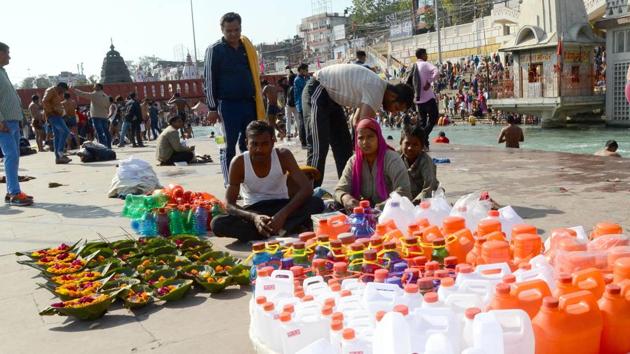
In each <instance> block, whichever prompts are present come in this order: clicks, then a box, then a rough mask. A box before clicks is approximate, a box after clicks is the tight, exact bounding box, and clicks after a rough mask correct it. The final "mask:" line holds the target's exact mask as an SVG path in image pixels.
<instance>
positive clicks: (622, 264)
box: [613, 257, 630, 283]
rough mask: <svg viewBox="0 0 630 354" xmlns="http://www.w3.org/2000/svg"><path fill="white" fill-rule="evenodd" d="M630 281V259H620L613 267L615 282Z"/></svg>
mask: <svg viewBox="0 0 630 354" xmlns="http://www.w3.org/2000/svg"><path fill="white" fill-rule="evenodd" d="M626 279H630V257H624V258H619V259H617V260H616V261H615V263H614V265H613V282H614V283H621V282H622V281H624V280H626Z"/></svg>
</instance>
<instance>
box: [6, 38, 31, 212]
mask: <svg viewBox="0 0 630 354" xmlns="http://www.w3.org/2000/svg"><path fill="white" fill-rule="evenodd" d="M10 60H11V56H9V46H8V45H6V44H4V43H2V42H0V149H1V150H2V153H3V154H4V174H5V178H6V180H7V194H6V196H5V197H4V201H5V203H8V204H9V205H15V206H29V205H31V204H33V197H31V196H29V195H26V193H24V192H22V190H21V189H20V182H19V180H18V167H19V164H20V121H21V120H22V119H23V117H24V113H23V112H22V106H21V103H20V97H19V96H18V94H17V92H16V91H15V88H14V87H13V84H12V83H11V80H9V76H8V75H7V72H6V70H5V69H4V67H5V66H6V65H9V61H10ZM33 119H34V118H33Z"/></svg>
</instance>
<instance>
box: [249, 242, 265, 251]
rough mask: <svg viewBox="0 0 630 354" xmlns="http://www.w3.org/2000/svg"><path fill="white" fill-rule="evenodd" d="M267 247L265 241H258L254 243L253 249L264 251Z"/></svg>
mask: <svg viewBox="0 0 630 354" xmlns="http://www.w3.org/2000/svg"><path fill="white" fill-rule="evenodd" d="M264 249H265V243H264V242H256V243H254V244H253V245H252V251H262V250H264Z"/></svg>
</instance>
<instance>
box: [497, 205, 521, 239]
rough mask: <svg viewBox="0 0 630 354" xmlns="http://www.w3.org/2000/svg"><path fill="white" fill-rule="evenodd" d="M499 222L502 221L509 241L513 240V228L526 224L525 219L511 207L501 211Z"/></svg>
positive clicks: (502, 227) (502, 226)
mask: <svg viewBox="0 0 630 354" xmlns="http://www.w3.org/2000/svg"><path fill="white" fill-rule="evenodd" d="M499 221H501V229H502V230H503V232H504V233H505V235H506V236H507V239H508V241H510V240H511V239H512V228H513V227H514V226H516V225H520V224H524V223H525V221H524V220H523V218H521V217H520V216H519V215H518V214H517V213H516V210H514V208H512V207H511V206H510V205H508V206H506V207H503V208H501V209H499Z"/></svg>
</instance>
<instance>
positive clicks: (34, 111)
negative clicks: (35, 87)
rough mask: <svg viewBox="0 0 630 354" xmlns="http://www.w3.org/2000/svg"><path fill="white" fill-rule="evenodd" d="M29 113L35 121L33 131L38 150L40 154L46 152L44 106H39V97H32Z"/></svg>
mask: <svg viewBox="0 0 630 354" xmlns="http://www.w3.org/2000/svg"><path fill="white" fill-rule="evenodd" d="M28 111H29V112H30V113H31V117H32V118H33V121H32V122H31V124H32V125H33V131H34V132H35V142H37V150H38V151H39V152H42V151H44V142H45V141H46V131H45V130H44V124H45V123H46V120H45V119H44V112H43V111H42V105H41V104H39V96H37V95H33V96H32V97H31V104H29V105H28Z"/></svg>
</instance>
